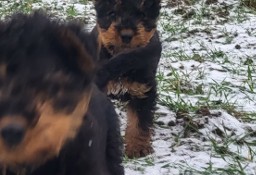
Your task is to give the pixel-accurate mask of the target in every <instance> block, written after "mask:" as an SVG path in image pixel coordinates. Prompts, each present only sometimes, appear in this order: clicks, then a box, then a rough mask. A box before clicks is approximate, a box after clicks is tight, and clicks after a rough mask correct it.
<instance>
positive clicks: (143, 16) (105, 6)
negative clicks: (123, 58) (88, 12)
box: [95, 0, 160, 54]
mask: <svg viewBox="0 0 256 175" xmlns="http://www.w3.org/2000/svg"><path fill="white" fill-rule="evenodd" d="M95 9H96V13H97V23H98V32H99V41H100V43H102V44H103V46H104V47H106V48H107V49H108V50H109V51H110V52H112V53H113V54H115V53H118V52H120V51H123V50H126V49H130V48H136V47H141V46H145V45H147V44H148V42H149V41H150V39H151V38H152V36H153V35H154V32H155V30H156V22H157V18H158V16H159V11H160V0H95Z"/></svg>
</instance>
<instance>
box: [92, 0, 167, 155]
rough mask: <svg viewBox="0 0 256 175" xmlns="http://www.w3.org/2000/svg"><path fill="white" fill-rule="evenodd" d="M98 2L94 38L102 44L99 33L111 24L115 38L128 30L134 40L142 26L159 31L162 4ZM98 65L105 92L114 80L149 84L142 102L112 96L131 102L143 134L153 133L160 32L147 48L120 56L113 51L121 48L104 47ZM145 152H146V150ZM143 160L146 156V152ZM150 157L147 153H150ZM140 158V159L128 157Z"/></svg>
mask: <svg viewBox="0 0 256 175" xmlns="http://www.w3.org/2000/svg"><path fill="white" fill-rule="evenodd" d="M142 2H143V0H96V2H95V9H96V12H97V23H98V26H97V27H95V28H94V29H93V31H92V36H94V37H95V39H96V40H99V39H98V37H99V29H103V30H108V28H109V27H110V26H111V24H114V25H115V31H116V33H115V35H116V36H119V35H121V31H122V30H125V29H128V30H129V32H130V33H132V34H133V35H134V36H136V35H137V33H138V30H139V29H138V28H137V27H138V25H139V24H142V26H143V27H144V28H145V31H147V32H148V31H151V30H154V29H155V28H156V22H157V18H158V16H159V11H160V0H145V1H144V5H141V3H142ZM99 45H100V51H99V52H98V57H97V59H98V60H97V62H98V63H99V64H100V65H101V67H100V68H99V71H98V73H97V77H96V84H97V85H98V87H99V88H100V89H102V90H104V89H105V87H106V85H107V84H108V82H110V81H111V80H115V81H117V82H118V81H119V80H121V79H127V80H128V81H129V82H138V83H141V84H145V85H146V86H148V87H151V89H150V90H149V91H148V92H146V93H145V96H146V98H139V97H137V96H134V95H131V94H129V93H125V94H118V95H110V96H111V97H112V98H117V99H120V100H122V101H128V106H129V107H130V108H132V110H133V111H135V112H136V113H137V115H138V119H139V128H140V130H141V131H142V132H145V133H149V132H150V128H151V127H152V126H153V116H154V111H155V105H156V98H157V90H156V85H157V84H156V80H155V76H156V71H157V66H158V62H159V59H160V57H161V51H162V46H161V42H160V39H159V35H158V32H157V31H156V32H155V33H154V35H153V37H152V38H151V39H150V41H149V43H148V44H147V45H146V46H137V47H132V48H130V47H129V46H127V47H128V49H127V50H124V51H120V52H118V53H112V52H111V49H112V48H115V47H117V46H115V45H112V44H109V45H108V44H107V45H104V44H101V43H99ZM142 149H143V148H142ZM134 151H135V152H136V151H137V152H139V153H138V154H139V156H145V153H141V152H143V150H134ZM146 154H147V153H146ZM128 156H129V157H133V156H135V157H137V155H128Z"/></svg>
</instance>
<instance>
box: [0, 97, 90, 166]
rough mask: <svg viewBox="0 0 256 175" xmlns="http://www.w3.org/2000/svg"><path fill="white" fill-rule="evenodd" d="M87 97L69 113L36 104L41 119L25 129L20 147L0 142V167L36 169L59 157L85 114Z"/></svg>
mask: <svg viewBox="0 0 256 175" xmlns="http://www.w3.org/2000/svg"><path fill="white" fill-rule="evenodd" d="M90 94H91V93H89V92H88V93H86V94H84V95H83V97H82V98H81V100H80V102H79V103H78V104H77V106H76V108H75V109H74V111H73V112H72V113H71V114H65V113H64V112H58V113H56V112H55V111H54V109H53V107H52V103H51V102H50V101H47V102H44V103H42V104H40V105H38V111H39V113H40V118H39V120H38V122H37V124H36V125H35V127H34V128H30V129H28V131H27V132H26V134H25V137H24V139H23V141H22V143H21V144H20V145H18V146H17V147H15V148H7V147H6V146H5V145H4V143H3V142H2V141H0V164H1V165H4V166H6V167H9V168H10V169H16V168H18V167H19V166H22V165H26V164H29V165H34V166H38V165H40V164H42V163H44V162H45V161H47V160H48V159H50V158H53V157H55V156H58V154H59V152H60V150H61V148H62V146H63V145H64V144H65V143H66V142H67V141H68V140H70V139H72V138H74V137H75V136H76V134H77V131H78V130H79V127H80V126H81V124H82V121H83V117H84V115H85V113H86V111H87V108H88V105H89V101H90ZM19 170H20V169H19Z"/></svg>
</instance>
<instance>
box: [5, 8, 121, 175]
mask: <svg viewBox="0 0 256 175" xmlns="http://www.w3.org/2000/svg"><path fill="white" fill-rule="evenodd" d="M88 36H89V35H87V34H86V33H84V32H83V30H82V28H81V27H80V26H78V25H75V24H71V23H68V24H63V23H60V22H57V21H53V20H50V19H49V18H48V17H47V16H46V15H45V14H43V13H41V12H35V13H33V14H31V15H25V14H16V15H13V16H11V17H10V18H8V19H6V20H5V21H1V22H0V168H1V171H0V174H2V175H123V174H124V170H123V167H122V165H121V163H122V143H121V137H120V129H119V122H118V118H117V115H116V113H115V110H114V108H113V106H112V104H111V103H110V101H109V100H108V99H107V98H106V96H105V95H104V94H102V93H101V92H100V91H99V90H98V89H97V87H96V86H94V84H93V83H92V80H93V77H94V72H95V71H94V64H93V60H92V58H91V56H90V54H89V52H88V51H87V49H86V46H87V45H88V43H90V42H91V41H90V37H88Z"/></svg>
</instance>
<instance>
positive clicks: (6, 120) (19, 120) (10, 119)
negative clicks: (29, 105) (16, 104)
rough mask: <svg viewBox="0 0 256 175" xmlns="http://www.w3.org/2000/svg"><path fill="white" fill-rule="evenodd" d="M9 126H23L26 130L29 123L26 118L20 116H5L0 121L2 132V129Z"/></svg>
mask: <svg viewBox="0 0 256 175" xmlns="http://www.w3.org/2000/svg"><path fill="white" fill-rule="evenodd" d="M9 124H17V125H19V126H22V127H24V128H26V127H27V125H28V123H27V121H26V120H25V119H24V117H20V116H4V117H2V118H1V120H0V130H1V129H2V128H4V127H5V126H7V125H9Z"/></svg>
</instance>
